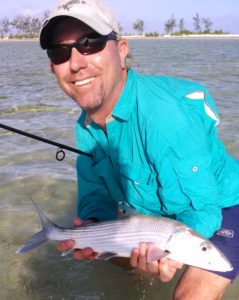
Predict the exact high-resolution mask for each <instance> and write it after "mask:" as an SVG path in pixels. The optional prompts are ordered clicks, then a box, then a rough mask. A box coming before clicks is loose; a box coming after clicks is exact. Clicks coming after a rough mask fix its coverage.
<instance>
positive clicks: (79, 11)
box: [40, 0, 120, 49]
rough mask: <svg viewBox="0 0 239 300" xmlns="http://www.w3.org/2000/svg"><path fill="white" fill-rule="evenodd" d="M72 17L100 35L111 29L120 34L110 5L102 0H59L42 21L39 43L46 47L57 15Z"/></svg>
mask: <svg viewBox="0 0 239 300" xmlns="http://www.w3.org/2000/svg"><path fill="white" fill-rule="evenodd" d="M64 16H66V17H67V16H68V17H72V18H75V19H78V20H80V21H82V22H83V23H85V24H86V25H88V26H89V27H91V28H92V29H93V30H95V31H96V32H98V33H99V34H101V35H107V34H109V33H111V32H112V31H113V32H115V33H116V34H120V32H119V25H118V22H117V20H116V18H115V16H114V14H113V12H112V10H111V9H110V7H109V6H108V5H107V4H106V3H105V2H103V1H102V0H61V1H60V2H59V3H58V5H57V7H56V8H55V9H54V10H53V11H52V12H51V13H50V15H49V17H48V18H47V19H46V20H45V21H44V23H43V25H42V27H41V30H40V45H41V47H42V48H43V49H47V47H48V45H49V42H50V38H51V33H52V30H53V28H54V25H55V24H56V21H57V20H58V19H59V17H64Z"/></svg>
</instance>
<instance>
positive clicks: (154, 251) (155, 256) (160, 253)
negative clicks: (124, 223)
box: [147, 245, 170, 262]
mask: <svg viewBox="0 0 239 300" xmlns="http://www.w3.org/2000/svg"><path fill="white" fill-rule="evenodd" d="M169 254H170V251H167V250H162V249H160V248H159V247H157V246H155V245H151V246H150V247H149V249H148V252H147V261H148V262H150V261H156V260H160V259H161V258H163V257H165V256H168V255H169Z"/></svg>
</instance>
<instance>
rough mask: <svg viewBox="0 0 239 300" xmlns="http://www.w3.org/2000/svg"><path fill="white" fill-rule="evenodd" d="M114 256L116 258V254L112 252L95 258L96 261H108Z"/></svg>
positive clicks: (103, 253)
mask: <svg viewBox="0 0 239 300" xmlns="http://www.w3.org/2000/svg"><path fill="white" fill-rule="evenodd" d="M115 256H118V254H117V253H114V252H102V253H100V254H98V255H97V256H96V259H101V260H109V259H111V258H113V257H115Z"/></svg>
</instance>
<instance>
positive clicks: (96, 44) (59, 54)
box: [47, 32, 117, 65]
mask: <svg viewBox="0 0 239 300" xmlns="http://www.w3.org/2000/svg"><path fill="white" fill-rule="evenodd" d="M109 40H117V35H116V34H115V33H114V32H111V33H110V34H108V35H99V34H97V33H92V34H90V35H88V36H87V37H83V38H81V39H79V40H78V41H76V42H75V43H72V44H59V45H52V46H51V47H49V48H48V49H47V55H48V57H49V59H50V61H51V62H52V63H53V64H54V65H59V64H62V63H64V62H66V61H68V60H69V59H70V57H71V50H72V48H76V49H77V50H78V51H79V52H80V53H81V54H83V55H90V54H94V53H97V52H100V51H102V50H103V49H104V48H105V45H106V42H107V41H109Z"/></svg>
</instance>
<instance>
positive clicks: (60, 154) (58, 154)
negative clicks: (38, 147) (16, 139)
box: [0, 123, 92, 161]
mask: <svg viewBox="0 0 239 300" xmlns="http://www.w3.org/2000/svg"><path fill="white" fill-rule="evenodd" d="M0 128H3V129H5V130H8V131H12V132H14V133H17V134H20V135H24V136H26V137H28V138H31V139H34V140H37V141H40V142H43V143H46V144H50V145H53V146H56V147H58V150H57V152H56V159H57V160H58V161H62V160H63V159H64V158H65V156H66V154H65V151H64V150H67V151H70V152H74V153H77V154H82V155H85V156H89V157H92V155H91V154H89V153H86V152H83V151H81V150H78V149H75V148H72V147H69V146H67V145H64V144H60V143H57V142H54V141H52V140H48V139H45V138H43V137H40V136H37V135H34V134H31V133H28V132H25V131H22V130H19V129H16V128H13V127H10V126H7V125H4V124H1V123H0ZM63 149H64V150H63Z"/></svg>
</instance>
